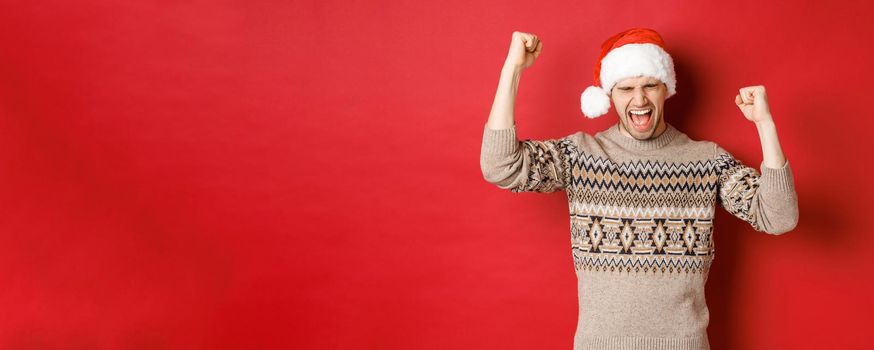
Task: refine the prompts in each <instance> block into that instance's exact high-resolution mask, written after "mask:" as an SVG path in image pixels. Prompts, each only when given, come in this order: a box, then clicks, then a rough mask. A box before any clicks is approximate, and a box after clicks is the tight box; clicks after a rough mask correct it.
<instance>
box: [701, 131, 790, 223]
mask: <svg viewBox="0 0 874 350" xmlns="http://www.w3.org/2000/svg"><path fill="white" fill-rule="evenodd" d="M716 163H717V164H718V172H719V176H718V183H719V199H720V202H721V203H722V207H723V208H725V210H727V211H728V212H729V213H731V214H732V215H734V216H736V217H738V218H740V219H741V220H744V221H746V222H748V223H749V224H750V225H751V226H752V227H753V229H755V230H756V231H760V232H766V233H770V234H782V233H786V232H789V231H791V230H792V229H793V228H795V225H797V224H798V196H797V195H796V193H795V181H794V179H793V176H792V169H791V168H790V167H789V161H788V160H787V161H786V163H785V164H783V167H781V168H777V169H774V168H769V167H767V166H765V163H764V162H762V163H761V165H760V169H761V173H760V172H759V171H757V170H756V169H754V168H751V167H748V166H746V165H744V164H743V163H741V162H740V161H738V160H737V159H735V158H734V157H733V156H732V155H731V154H730V153H729V152H727V151H726V150H724V149H722V148H721V147H719V146H718V145H717V146H716Z"/></svg>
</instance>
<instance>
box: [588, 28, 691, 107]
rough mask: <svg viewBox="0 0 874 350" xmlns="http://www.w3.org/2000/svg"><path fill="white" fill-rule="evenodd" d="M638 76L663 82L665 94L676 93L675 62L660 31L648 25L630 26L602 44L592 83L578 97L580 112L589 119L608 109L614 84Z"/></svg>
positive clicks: (669, 95) (671, 94)
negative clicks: (666, 89)
mask: <svg viewBox="0 0 874 350" xmlns="http://www.w3.org/2000/svg"><path fill="white" fill-rule="evenodd" d="M640 76H649V77H654V78H657V79H659V80H661V81H662V82H664V83H665V85H666V86H667V87H668V95H667V97H671V96H673V95H674V94H676V93H677V77H676V74H675V73H674V61H673V60H672V59H671V56H670V55H668V53H667V52H666V51H665V49H664V41H663V40H662V37H661V36H660V35H659V33H657V32H656V31H655V30H652V29H649V28H631V29H628V30H626V31H623V32H621V33H617V34H615V35H613V36H611V37H610V38H609V39H607V41H604V43H603V44H601V55H600V57H598V63H597V64H595V84H594V85H593V86H589V87H587V88H586V90H585V91H583V93H582V95H581V96H580V105H581V107H582V111H583V114H585V115H586V117H589V118H597V117H599V116H601V115H604V114H605V113H607V111H608V110H610V93H611V91H612V90H613V86H614V85H616V83H618V82H620V81H622V80H623V79H626V78H634V77H640ZM667 97H666V98H667Z"/></svg>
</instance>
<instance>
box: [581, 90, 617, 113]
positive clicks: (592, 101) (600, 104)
mask: <svg viewBox="0 0 874 350" xmlns="http://www.w3.org/2000/svg"><path fill="white" fill-rule="evenodd" d="M580 107H581V109H582V111H583V114H585V115H586V117H588V118H597V117H600V116H602V115H604V114H605V113H607V111H608V110H610V97H609V96H607V93H605V92H604V89H601V88H600V87H597V86H589V87H587V88H586V90H585V91H583V94H582V95H580Z"/></svg>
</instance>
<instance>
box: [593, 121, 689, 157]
mask: <svg viewBox="0 0 874 350" xmlns="http://www.w3.org/2000/svg"><path fill="white" fill-rule="evenodd" d="M603 134H604V137H606V138H607V139H609V140H611V141H613V142H615V143H617V144H619V145H620V146H622V147H623V148H626V149H633V150H640V151H650V150H656V149H659V148H662V147H664V146H666V145H667V144H669V143H671V141H673V140H674V139H675V138H677V136H678V135H679V134H680V131H679V130H677V129H676V128H674V127H673V126H672V125H671V124H668V123H665V131H664V132H662V134H661V135H659V136H658V137H655V138H651V139H648V140H638V139H636V138H633V137H630V136H625V135H622V132H621V131H619V122H617V123H616V124H614V125H613V126H611V127H610V128H608V129H606V130H604V131H603Z"/></svg>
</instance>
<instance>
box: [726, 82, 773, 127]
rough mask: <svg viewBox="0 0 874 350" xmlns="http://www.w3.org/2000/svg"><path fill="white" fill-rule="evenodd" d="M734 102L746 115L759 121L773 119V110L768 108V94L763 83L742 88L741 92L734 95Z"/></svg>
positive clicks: (753, 120)
mask: <svg viewBox="0 0 874 350" xmlns="http://www.w3.org/2000/svg"><path fill="white" fill-rule="evenodd" d="M734 103H735V104H736V105H737V108H740V111H741V112H743V114H744V117H746V118H747V119H748V120H750V121H752V122H755V123H758V122H763V121H767V120H771V110H770V109H769V108H768V96H767V95H766V94H765V87H764V86H762V85H756V86H747V87H745V88H741V89H740V93H739V94H738V95H737V96H735V97H734Z"/></svg>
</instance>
